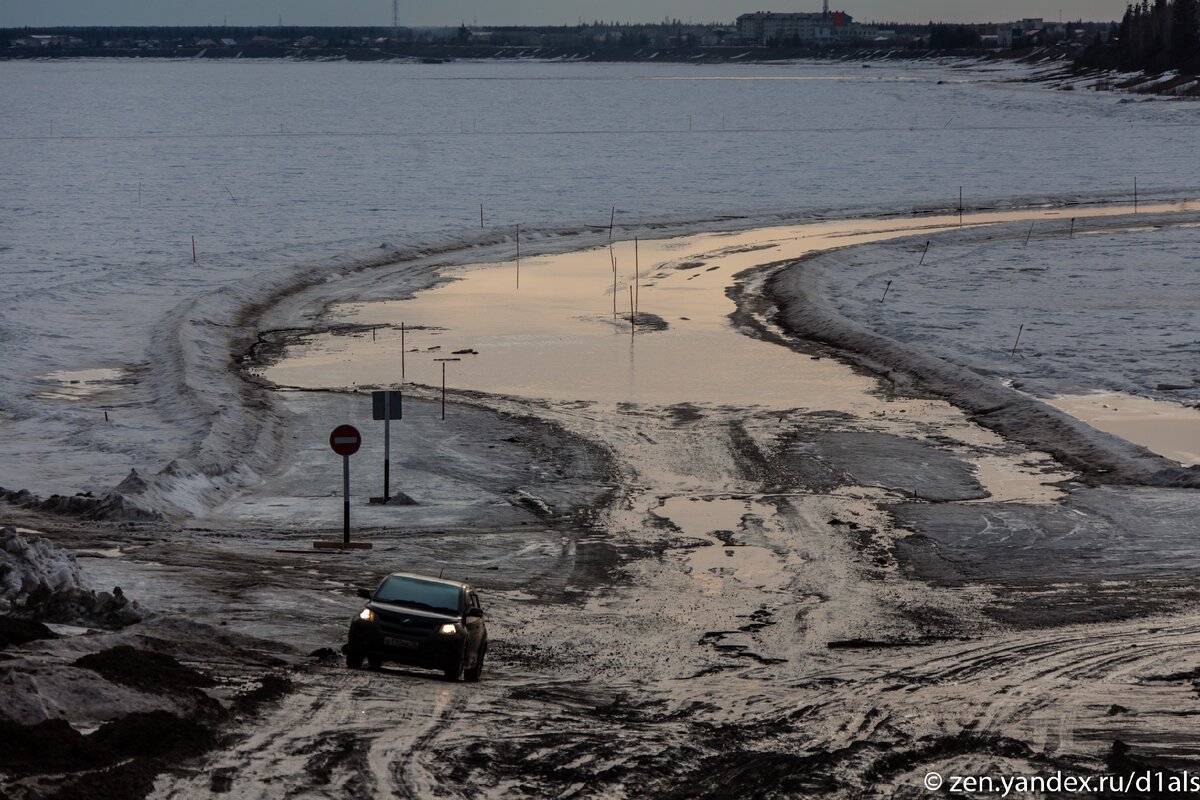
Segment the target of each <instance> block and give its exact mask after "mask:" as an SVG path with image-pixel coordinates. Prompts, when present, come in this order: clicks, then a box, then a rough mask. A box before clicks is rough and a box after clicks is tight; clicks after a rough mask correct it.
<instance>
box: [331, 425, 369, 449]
mask: <svg viewBox="0 0 1200 800" xmlns="http://www.w3.org/2000/svg"><path fill="white" fill-rule="evenodd" d="M361 444H362V436H360V435H359V433H358V428H356V427H354V426H353V425H338V426H337V427H336V428H334V429H333V433H331V434H329V446H330V447H332V448H333V452H335V453H337V454H338V455H339V456H352V455H354V454H355V453H357V452H358V448H359V446H360V445H361Z"/></svg>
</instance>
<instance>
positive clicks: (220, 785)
mask: <svg viewBox="0 0 1200 800" xmlns="http://www.w3.org/2000/svg"><path fill="white" fill-rule="evenodd" d="M295 682H296V684H297V687H298V688H297V690H296V691H295V692H294V693H293V694H291V695H289V696H288V697H287V698H285V699H284V701H283V702H282V704H281V705H280V706H279V707H278V708H276V709H275V710H274V711H272V712H270V713H268V714H267V715H265V716H263V717H261V718H259V719H256V720H249V721H247V722H246V723H245V724H244V726H243V728H242V730H241V731H240V732H237V733H235V736H237V735H240V736H241V737H242V738H240V740H237V741H236V743H235V744H233V745H232V746H231V747H230V748H228V749H227V750H225V751H224V752H222V753H221V754H219V755H218V756H216V757H214V758H212V759H210V760H209V761H208V762H207V763H205V764H203V765H202V766H201V767H199V768H198V769H197V770H196V771H194V772H193V773H191V774H188V775H184V776H181V777H178V778H175V779H169V780H166V781H160V783H159V784H158V786H157V787H156V791H155V792H154V794H153V795H152V796H153V797H156V798H160V800H172V799H174V798H179V799H180V800H183V799H184V798H191V797H200V796H221V795H230V796H235V797H264V798H291V797H299V796H303V797H330V798H342V797H347V796H379V797H394V796H404V797H418V796H427V794H428V791H429V787H430V786H432V785H433V784H434V783H435V782H434V781H431V780H414V776H413V774H412V773H413V772H414V771H418V772H423V771H424V770H423V769H422V768H421V767H420V766H419V764H418V761H419V755H420V751H421V749H422V747H423V746H424V745H425V744H427V743H428V742H429V741H431V740H432V739H434V738H435V737H436V736H437V735H438V734H439V733H440V732H441V731H442V730H443V729H445V728H446V726H447V725H449V724H450V723H451V721H452V720H453V718H454V717H455V715H456V714H458V713H459V712H460V711H461V710H462V708H463V707H464V705H465V703H466V700H467V695H466V694H465V690H464V689H463V687H461V686H450V685H449V684H446V685H439V684H438V682H437V681H436V679H432V678H426V676H424V675H421V676H405V675H403V674H397V673H396V671H395V670H390V669H385V670H382V671H379V672H371V671H367V672H364V671H351V670H348V669H345V668H344V667H332V668H315V669H312V670H309V671H307V672H306V673H300V674H298V675H296V677H295Z"/></svg>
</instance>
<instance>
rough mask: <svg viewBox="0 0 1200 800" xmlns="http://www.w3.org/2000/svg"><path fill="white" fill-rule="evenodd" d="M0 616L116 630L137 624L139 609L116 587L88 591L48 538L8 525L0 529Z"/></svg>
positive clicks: (63, 553)
mask: <svg viewBox="0 0 1200 800" xmlns="http://www.w3.org/2000/svg"><path fill="white" fill-rule="evenodd" d="M0 614H3V615H13V616H25V617H32V618H34V619H39V620H44V621H47V622H61V623H84V624H93V625H104V626H114V627H119V626H123V625H132V624H134V623H136V622H140V621H141V620H142V618H143V617H144V616H145V611H144V610H143V609H142V608H141V607H140V606H139V605H138V604H137V603H136V602H131V601H130V600H129V599H128V598H126V597H125V595H124V593H123V592H122V591H121V589H120V587H117V588H115V589H113V590H112V592H111V593H110V592H95V591H93V590H91V589H90V588H88V586H87V584H86V582H85V581H84V579H83V576H82V574H81V573H80V570H79V565H78V564H77V563H75V557H74V556H73V555H71V554H70V553H68V552H67V551H65V550H62V549H61V548H59V547H58V546H57V545H55V544H54V543H53V542H51V541H50V540H48V539H43V538H40V537H27V536H24V535H22V534H20V533H18V532H17V529H16V528H12V527H8V528H4V529H3V530H2V531H0Z"/></svg>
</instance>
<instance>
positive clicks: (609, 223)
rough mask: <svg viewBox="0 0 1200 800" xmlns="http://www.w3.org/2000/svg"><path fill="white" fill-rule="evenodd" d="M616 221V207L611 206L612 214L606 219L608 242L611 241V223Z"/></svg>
mask: <svg viewBox="0 0 1200 800" xmlns="http://www.w3.org/2000/svg"><path fill="white" fill-rule="evenodd" d="M616 220H617V207H616V206H613V208H612V214H611V215H610V216H609V218H608V240H609V241H610V242H611V241H612V231H613V223H614V222H616Z"/></svg>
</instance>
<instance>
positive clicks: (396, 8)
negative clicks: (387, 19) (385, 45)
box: [392, 0, 400, 39]
mask: <svg viewBox="0 0 1200 800" xmlns="http://www.w3.org/2000/svg"><path fill="white" fill-rule="evenodd" d="M392 38H393V39H399V38H400V0H392Z"/></svg>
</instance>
